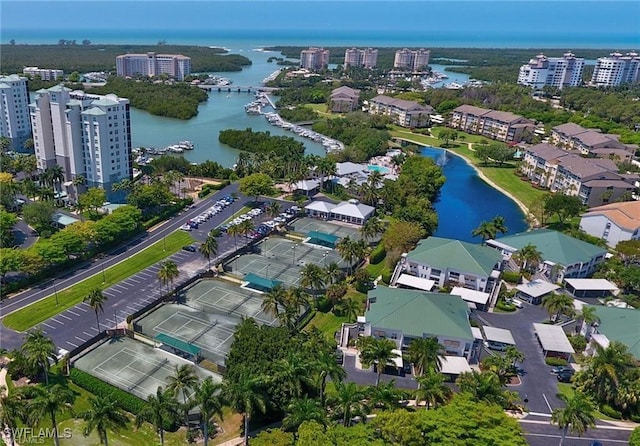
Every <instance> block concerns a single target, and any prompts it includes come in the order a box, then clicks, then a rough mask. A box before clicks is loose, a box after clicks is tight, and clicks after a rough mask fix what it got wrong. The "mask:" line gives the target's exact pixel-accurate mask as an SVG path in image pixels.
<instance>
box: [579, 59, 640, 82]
mask: <svg viewBox="0 0 640 446" xmlns="http://www.w3.org/2000/svg"><path fill="white" fill-rule="evenodd" d="M638 82H640V56H638V53H627V54H625V55H624V56H623V55H622V54H621V53H611V54H610V55H609V57H601V58H599V59H598V62H597V63H596V66H595V68H594V69H593V76H592V78H591V84H592V85H595V86H597V87H616V86H618V85H620V84H635V83H638Z"/></svg>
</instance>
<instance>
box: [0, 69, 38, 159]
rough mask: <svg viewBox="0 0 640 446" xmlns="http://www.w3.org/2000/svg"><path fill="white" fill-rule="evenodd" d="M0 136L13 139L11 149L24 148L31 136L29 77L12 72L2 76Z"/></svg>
mask: <svg viewBox="0 0 640 446" xmlns="http://www.w3.org/2000/svg"><path fill="white" fill-rule="evenodd" d="M0 136H2V137H5V138H9V139H10V140H11V150H16V151H22V150H24V143H25V141H26V140H27V139H28V138H29V137H30V136H31V126H30V125H29V96H28V93H27V78H25V77H21V76H18V75H17V74H12V75H11V76H2V77H0Z"/></svg>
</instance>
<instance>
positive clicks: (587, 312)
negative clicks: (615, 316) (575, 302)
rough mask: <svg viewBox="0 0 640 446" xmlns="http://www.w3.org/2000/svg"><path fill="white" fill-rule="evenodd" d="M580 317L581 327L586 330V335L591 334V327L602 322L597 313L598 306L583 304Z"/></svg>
mask: <svg viewBox="0 0 640 446" xmlns="http://www.w3.org/2000/svg"><path fill="white" fill-rule="evenodd" d="M580 319H581V321H582V322H581V324H580V325H581V328H582V329H584V330H585V336H587V339H588V336H589V335H590V334H591V329H590V327H593V326H594V324H596V323H599V322H600V317H599V316H598V315H597V314H596V307H594V306H592V305H583V306H582V310H580Z"/></svg>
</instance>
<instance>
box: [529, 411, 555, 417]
mask: <svg viewBox="0 0 640 446" xmlns="http://www.w3.org/2000/svg"><path fill="white" fill-rule="evenodd" d="M527 415H533V416H534V417H551V414H550V413H542V412H527Z"/></svg>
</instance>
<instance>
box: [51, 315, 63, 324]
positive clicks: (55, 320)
mask: <svg viewBox="0 0 640 446" xmlns="http://www.w3.org/2000/svg"><path fill="white" fill-rule="evenodd" d="M49 320H51V321H54V322H57V323H59V324H60V325H64V322H60V321H59V320H58V319H56V318H54V317H52V318H51V319H49Z"/></svg>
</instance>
